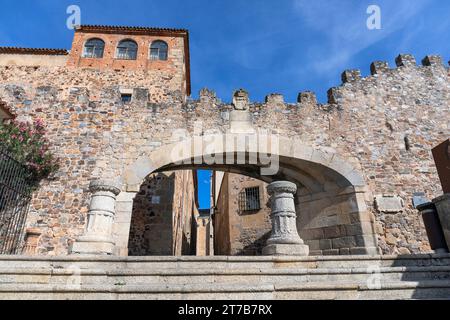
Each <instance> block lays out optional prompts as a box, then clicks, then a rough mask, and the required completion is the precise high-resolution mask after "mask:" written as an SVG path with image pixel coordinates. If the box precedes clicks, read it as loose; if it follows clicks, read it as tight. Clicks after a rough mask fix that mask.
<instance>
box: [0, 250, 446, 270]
mask: <svg viewBox="0 0 450 320" xmlns="http://www.w3.org/2000/svg"><path fill="white" fill-rule="evenodd" d="M24 265H26V266H27V267H29V268H52V267H53V268H70V267H73V266H76V267H77V268H82V269H102V270H115V269H120V270H123V269H139V270H148V269H153V270H158V269H180V268H182V269H185V268H186V269H199V268H203V269H219V270H224V269H252V268H253V269H254V268H293V269H298V268H302V269H317V268H368V267H414V266H450V254H439V255H437V254H424V255H408V256H320V257H270V256H255V257H235V256H233V257H223V256H214V257H191V256H186V257H154V256H152V257H110V256H100V257H99V256H95V257H87V256H64V257H27V256H0V268H21V267H23V266H24Z"/></svg>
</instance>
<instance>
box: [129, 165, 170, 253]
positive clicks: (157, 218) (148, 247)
mask: <svg viewBox="0 0 450 320" xmlns="http://www.w3.org/2000/svg"><path fill="white" fill-rule="evenodd" d="M174 177H175V174H174V173H172V174H170V175H167V174H164V173H157V174H152V175H150V176H148V177H147V178H146V179H145V181H144V182H143V183H142V185H141V188H140V190H139V193H138V194H137V195H136V197H135V199H134V202H133V211H132V218H131V227H130V237H129V243H128V251H129V252H128V255H129V256H151V255H172V207H173V193H174V183H175V182H174V181H175V180H174Z"/></svg>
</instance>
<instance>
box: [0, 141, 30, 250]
mask: <svg viewBox="0 0 450 320" xmlns="http://www.w3.org/2000/svg"><path fill="white" fill-rule="evenodd" d="M31 193H32V183H31V179H30V172H29V171H28V169H27V168H26V167H25V166H24V165H23V164H21V163H19V162H18V161H16V160H15V159H13V157H12V156H10V155H9V154H8V153H7V152H6V151H5V150H3V149H1V148H0V254H19V253H20V252H21V247H22V245H23V243H22V242H23V238H24V225H25V221H26V218H27V213H28V208H29V204H30V200H31Z"/></svg>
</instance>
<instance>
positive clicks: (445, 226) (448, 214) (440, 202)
mask: <svg viewBox="0 0 450 320" xmlns="http://www.w3.org/2000/svg"><path fill="white" fill-rule="evenodd" d="M433 203H434V205H435V206H436V210H437V213H438V216H439V220H440V222H441V226H442V232H443V233H444V238H445V242H447V248H448V249H450V193H446V194H444V195H442V196H440V197H437V198H436V199H433Z"/></svg>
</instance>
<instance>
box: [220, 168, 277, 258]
mask: <svg viewBox="0 0 450 320" xmlns="http://www.w3.org/2000/svg"><path fill="white" fill-rule="evenodd" d="M266 186H267V184H266V183H264V182H263V181H260V180H256V179H253V178H249V177H246V176H243V175H238V174H233V173H225V175H224V177H223V180H222V187H221V189H220V193H219V195H218V201H217V208H216V212H215V215H214V219H215V226H214V230H215V234H214V236H215V243H216V245H215V247H216V248H217V249H216V251H215V254H216V255H247V256H249V255H261V253H262V248H263V247H264V246H265V245H266V240H267V239H268V238H269V235H270V232H271V228H272V224H271V221H270V208H269V206H268V200H269V199H268V194H267V190H266ZM252 187H258V188H259V192H260V207H261V209H260V210H257V211H248V212H245V211H244V212H242V211H240V210H239V203H238V201H239V193H240V192H242V191H244V190H245V188H252ZM227 242H228V243H227Z"/></svg>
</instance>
